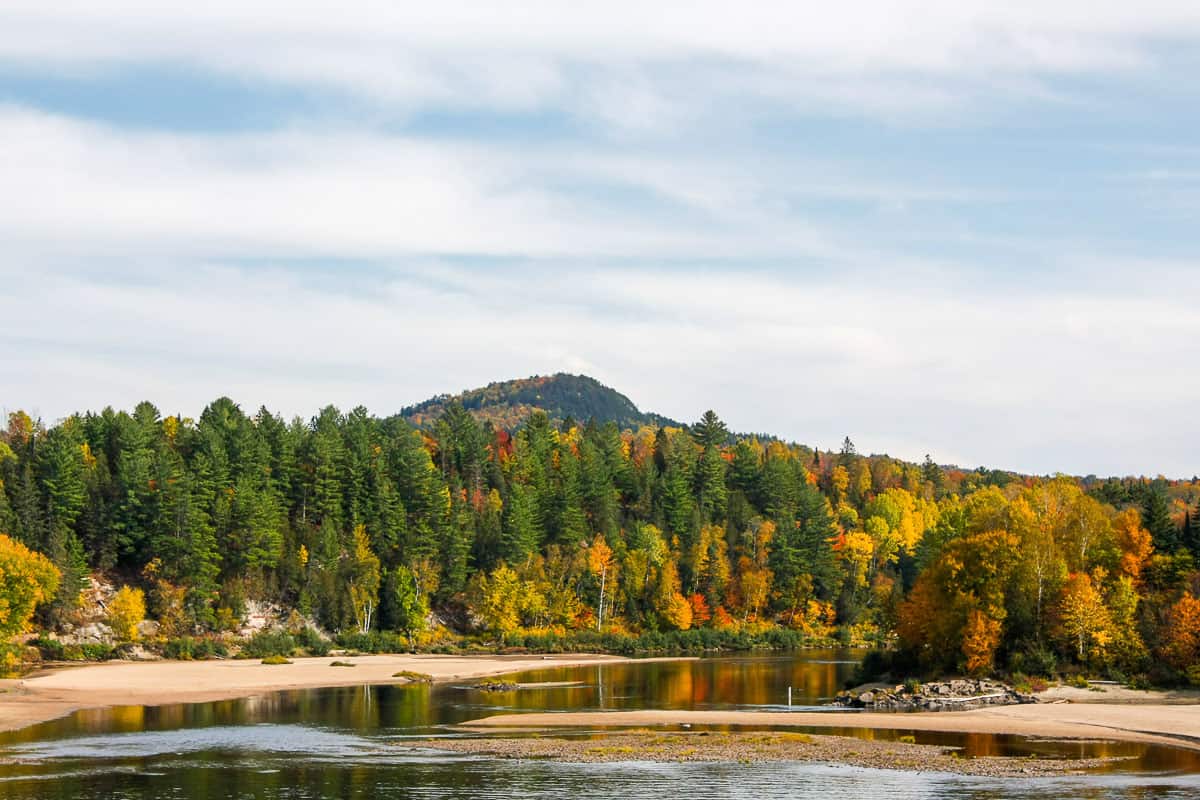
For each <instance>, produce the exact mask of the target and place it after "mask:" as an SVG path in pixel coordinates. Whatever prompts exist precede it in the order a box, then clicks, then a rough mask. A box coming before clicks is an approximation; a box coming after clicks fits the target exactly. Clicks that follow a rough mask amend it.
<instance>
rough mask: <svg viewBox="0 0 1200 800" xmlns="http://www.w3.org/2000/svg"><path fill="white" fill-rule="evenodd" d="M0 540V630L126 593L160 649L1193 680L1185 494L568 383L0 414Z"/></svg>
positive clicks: (1198, 644) (1177, 488) (130, 613)
mask: <svg viewBox="0 0 1200 800" xmlns="http://www.w3.org/2000/svg"><path fill="white" fill-rule="evenodd" d="M593 421H594V424H593ZM0 533H3V534H7V535H8V537H11V538H6V537H3V536H0V571H2V572H3V573H4V574H5V575H6V576H8V578H6V580H5V581H2V582H0V583H2V584H3V585H2V586H0V636H2V635H4V633H5V632H10V633H11V632H16V631H20V630H22V629H23V628H24V626H25V623H26V621H27V620H28V616H29V615H34V614H35V610H34V609H35V608H36V615H35V616H34V617H33V621H34V623H35V624H36V625H38V626H41V627H42V628H43V629H55V628H57V629H60V630H65V629H67V627H68V626H73V627H74V628H75V629H77V630H78V629H79V626H80V625H82V624H85V623H86V624H87V626H88V627H89V628H90V627H94V625H93V624H92V621H94V618H92V619H87V618H85V612H86V611H87V608H88V606H87V605H86V604H84V603H82V601H81V589H82V586H83V578H84V577H85V576H86V575H87V574H88V573H89V572H91V573H93V574H99V575H100V576H102V577H103V580H100V581H97V582H96V584H95V586H101V585H103V586H110V587H113V589H114V591H115V590H116V587H119V586H122V585H124V586H125V587H126V588H125V589H123V590H121V591H124V593H125V594H124V595H121V596H120V599H121V601H120V602H117V598H115V597H114V598H107V599H105V600H104V602H103V605H104V609H105V610H104V612H103V613H106V614H107V615H108V626H109V628H110V629H111V630H112V631H113V634H112V636H113V637H115V638H129V637H134V636H136V635H138V634H139V631H140V628H139V625H138V622H139V621H140V618H141V616H142V615H143V613H146V614H148V615H149V616H150V617H151V618H153V619H154V620H155V621H157V622H158V623H159V625H158V627H157V628H156V631H157V632H156V633H155V634H154V635H155V636H156V637H157V639H158V640H160V643H162V644H163V647H164V651H165V652H168V653H170V652H189V653H193V652H199V651H198V650H195V649H194V648H196V647H201V645H199V644H197V642H209V643H210V644H211V643H212V642H216V641H218V639H217V638H215V637H217V636H218V635H219V634H220V633H222V632H229V631H235V630H238V629H239V626H240V624H241V620H242V619H244V618H245V617H246V616H247V614H248V613H249V610H250V609H252V608H259V609H261V608H264V607H274V608H282V609H283V610H284V612H285V613H286V612H289V611H291V610H295V615H294V616H293V618H292V621H291V622H292V625H293V627H294V628H296V629H297V630H301V629H303V624H302V623H303V620H304V619H314V620H316V621H317V622H318V623H319V624H320V625H321V626H322V627H323V628H324V629H325V630H327V631H334V632H341V635H342V636H343V639H344V640H345V639H346V638H347V637H352V638H353V637H356V638H353V642H352V643H346V644H345V646H347V647H351V646H352V647H355V648H357V649H368V648H372V647H390V646H395V643H397V642H399V643H400V644H399V646H408V643H409V642H411V641H415V642H416V643H417V644H418V645H420V646H426V647H428V646H432V642H433V640H432V639H431V638H425V639H422V638H421V637H423V636H425V637H432V636H433V634H432V633H429V632H428V631H426V630H425V629H426V628H427V626H428V625H429V624H430V622H431V621H432V622H435V623H446V624H450V625H452V626H453V627H455V628H456V629H457V631H458V633H461V634H464V635H470V636H479V637H481V638H482V639H483V640H484V641H486V642H488V643H489V646H490V645H491V644H495V643H497V642H500V643H503V644H507V645H525V646H529V647H540V648H546V649H555V648H560V649H561V648H566V647H605V648H610V649H619V648H622V647H624V648H627V649H634V648H642V649H664V648H670V647H688V648H695V649H700V648H705V647H727V648H731V649H732V648H739V649H745V648H749V647H753V646H774V647H780V646H788V645H789V644H795V643H797V642H831V641H834V640H835V639H836V640H837V641H840V642H843V643H855V644H874V645H881V646H886V647H888V648H890V652H891V653H893V655H894V659H895V660H894V661H893V662H892V663H891V668H892V670H893V673H894V674H895V675H898V676H903V675H915V674H918V673H920V672H929V673H935V672H939V671H945V670H963V671H966V672H970V673H974V674H986V673H989V672H993V671H1006V672H1008V673H1010V674H1011V675H1012V676H1013V677H1014V678H1015V679H1017V680H1018V681H1019V680H1024V678H1022V677H1021V676H1022V674H1024V675H1025V676H1036V675H1048V674H1052V673H1067V674H1076V673H1078V672H1081V671H1082V672H1087V673H1091V674H1104V675H1109V676H1111V677H1113V678H1117V679H1122V678H1123V679H1138V680H1143V679H1149V680H1151V681H1154V682H1169V681H1174V682H1185V681H1194V682H1196V683H1198V684H1200V667H1198V666H1197V664H1198V663H1200V598H1198V597H1197V595H1198V594H1200V571H1197V568H1196V566H1197V562H1196V557H1197V555H1200V483H1197V482H1196V481H1195V480H1192V481H1168V480H1165V479H1163V478H1157V479H1154V480H1149V479H1144V478H1121V479H1108V480H1100V479H1096V478H1093V477H1088V478H1074V477H1069V476H1057V477H1053V478H1037V477H1033V476H1026V475H1017V474H1014V473H1010V472H1004V471H1000V470H987V469H982V468H981V469H975V470H963V469H958V468H954V467H948V466H942V465H938V464H936V463H935V462H933V461H932V460H931V459H929V458H928V457H927V458H926V460H925V462H924V463H923V464H916V463H912V462H906V461H902V460H900V459H895V458H891V457H889V456H886V455H869V456H868V455H862V454H859V453H858V452H857V451H856V449H855V447H854V445H853V443H852V442H851V441H850V439H849V438H847V439H846V440H845V441H844V442H843V444H842V446H841V448H840V449H839V450H828V451H821V450H813V449H812V448H809V447H806V446H803V445H799V444H793V443H788V442H784V441H781V440H778V439H768V438H765V437H757V436H738V435H734V434H731V433H730V432H729V430H728V429H727V428H726V426H725V424H724V423H723V422H722V421H721V420H720V419H719V418H718V417H717V415H716V414H715V413H713V412H711V411H709V412H705V413H704V414H703V415H701V416H700V419H699V420H697V421H696V422H694V423H691V424H689V425H681V424H679V423H676V422H673V421H672V420H668V419H666V418H664V417H661V416H658V415H654V414H647V413H643V412H641V411H640V410H639V409H638V408H637V406H635V405H634V404H633V403H632V402H631V401H630V400H629V399H628V398H627V397H625V396H624V395H622V394H620V393H618V392H616V391H613V390H612V389H609V388H607V387H605V386H603V385H601V384H600V383H598V382H597V381H595V380H593V379H591V378H587V377H583V376H572V375H555V376H551V377H545V378H528V379H524V380H515V381H506V382H503V383H494V384H491V385H489V386H486V387H484V388H482V389H476V390H473V391H467V392H463V393H462V394H460V395H458V396H455V397H437V398H434V399H433V400H429V401H427V402H425V403H421V404H420V405H417V406H414V407H412V408H408V409H405V410H404V412H403V413H402V414H398V415H395V416H391V417H386V418H380V417H376V416H372V415H371V414H369V413H368V412H367V411H366V409H363V408H356V409H353V410H350V411H345V412H343V411H341V410H339V409H337V408H334V407H332V406H329V407H326V408H324V409H321V410H320V411H319V412H318V413H317V414H316V415H315V416H313V417H312V418H311V419H308V420H302V419H298V418H297V419H293V420H290V421H289V420H285V419H283V418H282V417H281V416H279V415H277V414H273V413H271V412H270V411H268V410H267V409H265V408H262V409H259V410H257V411H255V412H252V413H247V412H246V411H245V410H243V409H242V408H241V407H239V406H238V405H237V404H235V403H234V402H233V401H231V400H229V399H228V398H221V399H219V400H216V401H214V402H213V403H212V404H210V405H209V406H208V407H207V408H205V409H204V411H203V412H202V413H201V414H200V415H199V417H198V418H196V419H194V420H193V419H188V418H180V417H177V416H164V415H163V414H162V413H161V412H160V411H159V410H158V409H157V408H155V407H154V406H153V405H151V404H150V403H141V404H139V405H138V406H137V407H136V408H134V409H133V410H132V411H131V412H125V411H114V410H113V409H111V408H108V409H104V410H103V411H101V412H99V413H90V412H89V413H85V414H77V415H74V416H71V417H69V418H67V419H65V420H63V421H62V422H60V423H58V424H56V425H54V426H51V427H46V426H44V425H42V424H41V423H40V422H39V421H38V420H34V419H31V418H30V417H29V415H27V414H24V413H22V412H16V413H13V414H11V415H10V416H9V419H8V426H7V429H6V430H3V431H0ZM39 553H40V554H43V555H44V557H43V555H39ZM95 586H94V587H93V589H95ZM118 594H119V593H118ZM143 595H144V598H143ZM89 596H90V595H89ZM143 599H144V604H143ZM264 603H265V604H266V606H264ZM91 605H96V606H98V605H99V603H92V604H91ZM118 608H121V609H124V610H123V612H122V613H120V614H118V612H117V609H118ZM431 610H432V611H435V612H437V613H436V615H432V616H431V614H430V611H431ZM147 635H149V634H147ZM197 637H200V638H199V639H198V638H197ZM389 637H390V638H389ZM401 637H403V640H402V639H401ZM589 637H590V638H589ZM634 637H636V642H637V644H636V645H630V644H629V642H630V641H634V640H635V639H634ZM310 638H311V637H310ZM281 641H282V644H280V643H279V642H277V643H276V644H277V645H278V647H277V649H280V650H282V651H283V652H284V653H287V652H290V649H291V647H292V644H291V641H292V640H291V639H290V638H289V637H288V636H287V635H284V636H283V640H281ZM170 642H176V645H175V649H174V650H172V649H170V648H171V645H170ZM380 642H390V643H392V644H382V645H381V644H379V643H380ZM622 642H624V644H621V643H622ZM265 646H266V645H262V647H265ZM272 646H273V647H275V645H272ZM305 646H306V647H310V648H311V647H315V646H316V645H315V644H314V643H313V642H312V641H309V644H306V645H305ZM14 647H15V645H14ZM180 648H186V649H180ZM52 649H53V648H51V650H52ZM6 652H7V653H8V654H9V655H11V654H12V653H13V652H14V651H13V650H9V651H6ZM248 652H254V651H248ZM258 652H262V649H261V647H260V649H259V651H258ZM4 658H7V656H5V653H4V652H0V660H3V659H4ZM877 666H879V664H877Z"/></svg>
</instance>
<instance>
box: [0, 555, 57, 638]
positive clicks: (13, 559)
mask: <svg viewBox="0 0 1200 800" xmlns="http://www.w3.org/2000/svg"><path fill="white" fill-rule="evenodd" d="M58 581H59V572H58V569H57V568H55V566H54V565H53V564H52V563H50V559H48V558H46V557H45V556H44V555H42V554H41V553H38V552H35V551H33V550H30V549H29V548H28V547H26V546H25V545H23V544H21V543H20V542H18V541H16V540H15V539H10V538H9V537H7V536H5V535H4V534H0V639H7V638H9V637H10V636H13V635H15V634H18V633H21V632H22V631H24V630H25V629H26V626H28V625H29V620H30V619H31V618H32V617H33V612H34V610H35V609H36V608H37V607H38V604H40V603H43V602H45V601H47V600H51V599H53V597H54V593H55V592H56V591H58Z"/></svg>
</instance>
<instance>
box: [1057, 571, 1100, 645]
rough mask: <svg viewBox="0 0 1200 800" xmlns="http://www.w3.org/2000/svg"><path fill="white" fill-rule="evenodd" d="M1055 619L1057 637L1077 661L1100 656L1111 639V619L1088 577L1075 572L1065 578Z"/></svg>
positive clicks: (1083, 573)
mask: <svg viewBox="0 0 1200 800" xmlns="http://www.w3.org/2000/svg"><path fill="white" fill-rule="evenodd" d="M1058 619H1059V631H1060V634H1059V635H1060V637H1061V638H1062V639H1063V640H1064V641H1065V642H1066V643H1068V644H1069V645H1070V647H1071V649H1073V650H1074V651H1075V655H1076V657H1077V658H1078V659H1079V660H1080V661H1088V660H1090V659H1096V658H1102V657H1103V656H1104V651H1105V648H1106V647H1107V646H1108V644H1109V642H1110V641H1111V639H1112V634H1111V633H1110V631H1111V629H1112V619H1111V618H1110V617H1109V614H1108V609H1107V608H1106V607H1105V605H1104V598H1103V597H1101V596H1100V592H1099V591H1098V590H1097V589H1096V585H1095V583H1094V582H1093V580H1092V578H1091V576H1090V575H1088V574H1087V573H1085V572H1076V573H1074V574H1072V575H1071V576H1070V577H1069V578H1068V579H1067V585H1066V586H1065V587H1064V588H1063V595H1062V599H1061V600H1060V601H1059V607H1058Z"/></svg>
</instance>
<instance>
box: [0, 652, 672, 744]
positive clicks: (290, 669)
mask: <svg viewBox="0 0 1200 800" xmlns="http://www.w3.org/2000/svg"><path fill="white" fill-rule="evenodd" d="M339 660H340V661H344V662H349V663H352V664H353V665H354V666H353V667H352V668H347V667H336V666H332V663H333V661H334V659H332V658H328V657H326V658H293V659H291V663H288V664H277V665H271V664H263V663H262V662H260V661H258V660H227V661H149V662H129V661H110V662H106V663H102V664H89V665H86V666H78V667H77V666H62V667H53V668H49V669H46V670H44V671H42V672H39V673H35V674H34V675H31V676H27V677H25V678H23V679H14V680H4V681H0V730H16V729H18V728H23V727H26V726H28V725H34V724H37V723H39V722H46V721H48V720H52V719H57V718H59V717H63V716H66V715H67V714H70V713H72V712H74V711H78V710H80V709H84V708H102V707H106V706H120V705H149V706H156V705H165V704H168V703H203V702H212V701H216V700H231V699H234V698H240V697H251V696H254V695H258V694H264V693H266V692H275V691H281V690H287V689H315V688H320V687H325V686H360V685H362V684H396V683H404V682H406V681H409V680H413V679H418V680H419V679H420V678H419V677H418V676H426V677H427V679H429V680H433V681H457V680H469V679H474V678H485V677H491V676H494V675H504V674H508V673H512V672H523V671H526V670H533V669H546V668H552V667H578V666H588V665H591V664H612V663H622V662H627V661H631V660H633V659H629V658H624V657H620V656H607V655H575V654H572V655H520V656H497V655H490V656H444V655H374V656H356V657H346V656H342V657H340V659H339ZM641 660H643V661H645V660H652V659H641ZM673 660H674V659H673ZM402 672H410V673H414V675H413V676H411V677H409V678H404V677H396V674H397V673H402Z"/></svg>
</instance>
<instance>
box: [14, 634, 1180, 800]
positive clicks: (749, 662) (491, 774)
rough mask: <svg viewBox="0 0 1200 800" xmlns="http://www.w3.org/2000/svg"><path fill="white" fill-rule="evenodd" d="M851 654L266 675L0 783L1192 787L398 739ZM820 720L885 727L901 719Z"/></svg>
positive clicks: (722, 793)
mask: <svg viewBox="0 0 1200 800" xmlns="http://www.w3.org/2000/svg"><path fill="white" fill-rule="evenodd" d="M858 655H859V654H858V653H856V652H853V651H834V650H812V651H805V652H803V653H799V654H795V655H788V656H779V657H752V656H738V657H724V658H712V659H702V660H698V661H674V662H645V663H637V662H634V663H625V664H604V665H598V666H591V667H579V668H552V669H545V670H537V671H533V672H527V673H522V674H521V675H520V676H519V680H520V681H521V682H523V683H554V684H559V685H556V686H546V687H543V688H536V689H521V690H519V691H508V692H483V691H480V690H478V689H474V688H472V687H471V686H470V685H469V684H471V683H474V681H471V682H468V684H464V685H453V684H435V685H403V686H362V687H343V688H336V689H310V690H297V691H286V692H277V693H272V694H268V695H263V696H260V697H253V698H246V699H242V700H231V701H223V702H216V703H197V704H174V705H166V706H157V707H143V706H122V707H117V708H111V709H103V710H92V711H82V712H78V713H76V714H73V715H71V716H69V717H66V718H64V719H61V720H56V721H53V722H48V723H44V724H41V725H36V726H33V727H30V728H26V729H24V730H22V731H16V732H12V733H8V734H0V798H12V799H13V800H26V799H28V800H49V799H50V798H54V799H55V800H60V799H62V798H77V797H86V798H95V799H96V800H107V798H181V799H184V800H186V799H188V798H197V800H199V798H212V799H213V800H216V799H217V798H272V799H274V798H359V797H362V798H367V797H395V798H424V797H445V798H513V800H516V799H517V798H541V797H546V798H550V797H556V798H557V797H587V798H620V799H621V800H630V798H642V797H645V798H655V799H656V800H662V798H663V796H664V794H670V795H681V796H684V797H688V796H691V797H697V798H700V797H739V798H743V797H744V798H754V799H755V800H768V799H769V798H784V797H797V796H800V797H803V796H814V797H817V796H819V797H821V798H822V799H823V800H857V799H858V798H878V797H880V796H882V795H884V794H886V795H887V797H888V798H889V800H900V799H901V798H910V797H911V798H918V797H921V798H925V797H931V798H971V799H973V800H984V798H988V799H990V798H1038V799H1039V800H1045V798H1047V797H1054V798H1159V797H1166V798H1171V797H1179V798H1183V797H1188V798H1194V797H1200V755H1198V754H1196V753H1193V752H1188V751H1182V750H1178V749H1174V748H1165V747H1152V746H1146V745H1140V744H1114V743H1106V742H1056V741H1031V740H1023V739H1019V738H1016V737H1005V736H987V735H967V736H963V735H954V734H929V733H916V734H915V736H916V739H917V741H918V742H929V743H939V744H945V745H952V746H958V747H963V748H964V749H965V751H966V754H967V755H995V754H1003V755H1013V756H1037V755H1053V756H1056V757H1064V756H1065V757H1087V756H1096V755H1123V756H1128V757H1129V760H1128V761H1125V762H1121V765H1120V766H1119V767H1118V768H1110V769H1109V770H1107V771H1105V772H1104V773H1103V774H1095V775H1087V776H1079V777H1063V778H1050V779H1046V778H1039V779H1028V778H1026V779H997V778H970V777H961V776H953V775H943V774H931V773H905V772H891V771H877V770H868V769H859V768H852V767H841V766H824V765H812V764H795V765H780V764H651V763H639V762H630V763H627V764H600V765H576V764H560V763H549V762H537V761H502V760H490V759H485V758H477V757H469V756H457V755H447V754H445V753H439V752H436V751H434V750H429V749H427V748H423V747H422V748H414V747H413V746H412V740H413V739H417V738H421V739H425V738H428V737H430V736H434V737H438V736H457V735H462V734H461V732H460V731H458V730H456V729H455V727H454V726H455V725H456V724H457V723H459V722H462V721H465V720H470V719H477V718H479V717H482V716H486V715H488V714H490V713H500V712H505V713H508V712H513V711H581V710H602V709H637V708H672V709H734V708H738V709H773V708H786V707H787V698H788V687H791V689H792V693H791V694H792V703H793V706H792V707H793V708H797V709H799V708H803V707H813V706H819V705H820V704H821V703H822V702H824V701H827V700H828V699H829V698H830V697H831V696H832V695H833V694H834V693H835V692H836V691H837V690H838V689H839V688H841V686H842V684H843V683H844V681H845V680H846V679H847V678H848V677H849V676H850V675H851V673H852V672H853V668H854V664H855V663H856V660H857V657H858ZM852 719H853V717H852V715H848V716H847V720H848V724H850V726H849V727H847V728H844V729H839V730H835V731H828V730H826V731H823V732H826V733H829V732H838V733H846V734H851V735H860V736H878V737H880V738H882V737H885V736H887V737H890V736H898V735H903V734H904V733H905V732H904V731H898V732H887V733H885V732H879V733H874V734H873V733H872V732H870V731H862V730H856V729H854V728H853V727H852Z"/></svg>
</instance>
